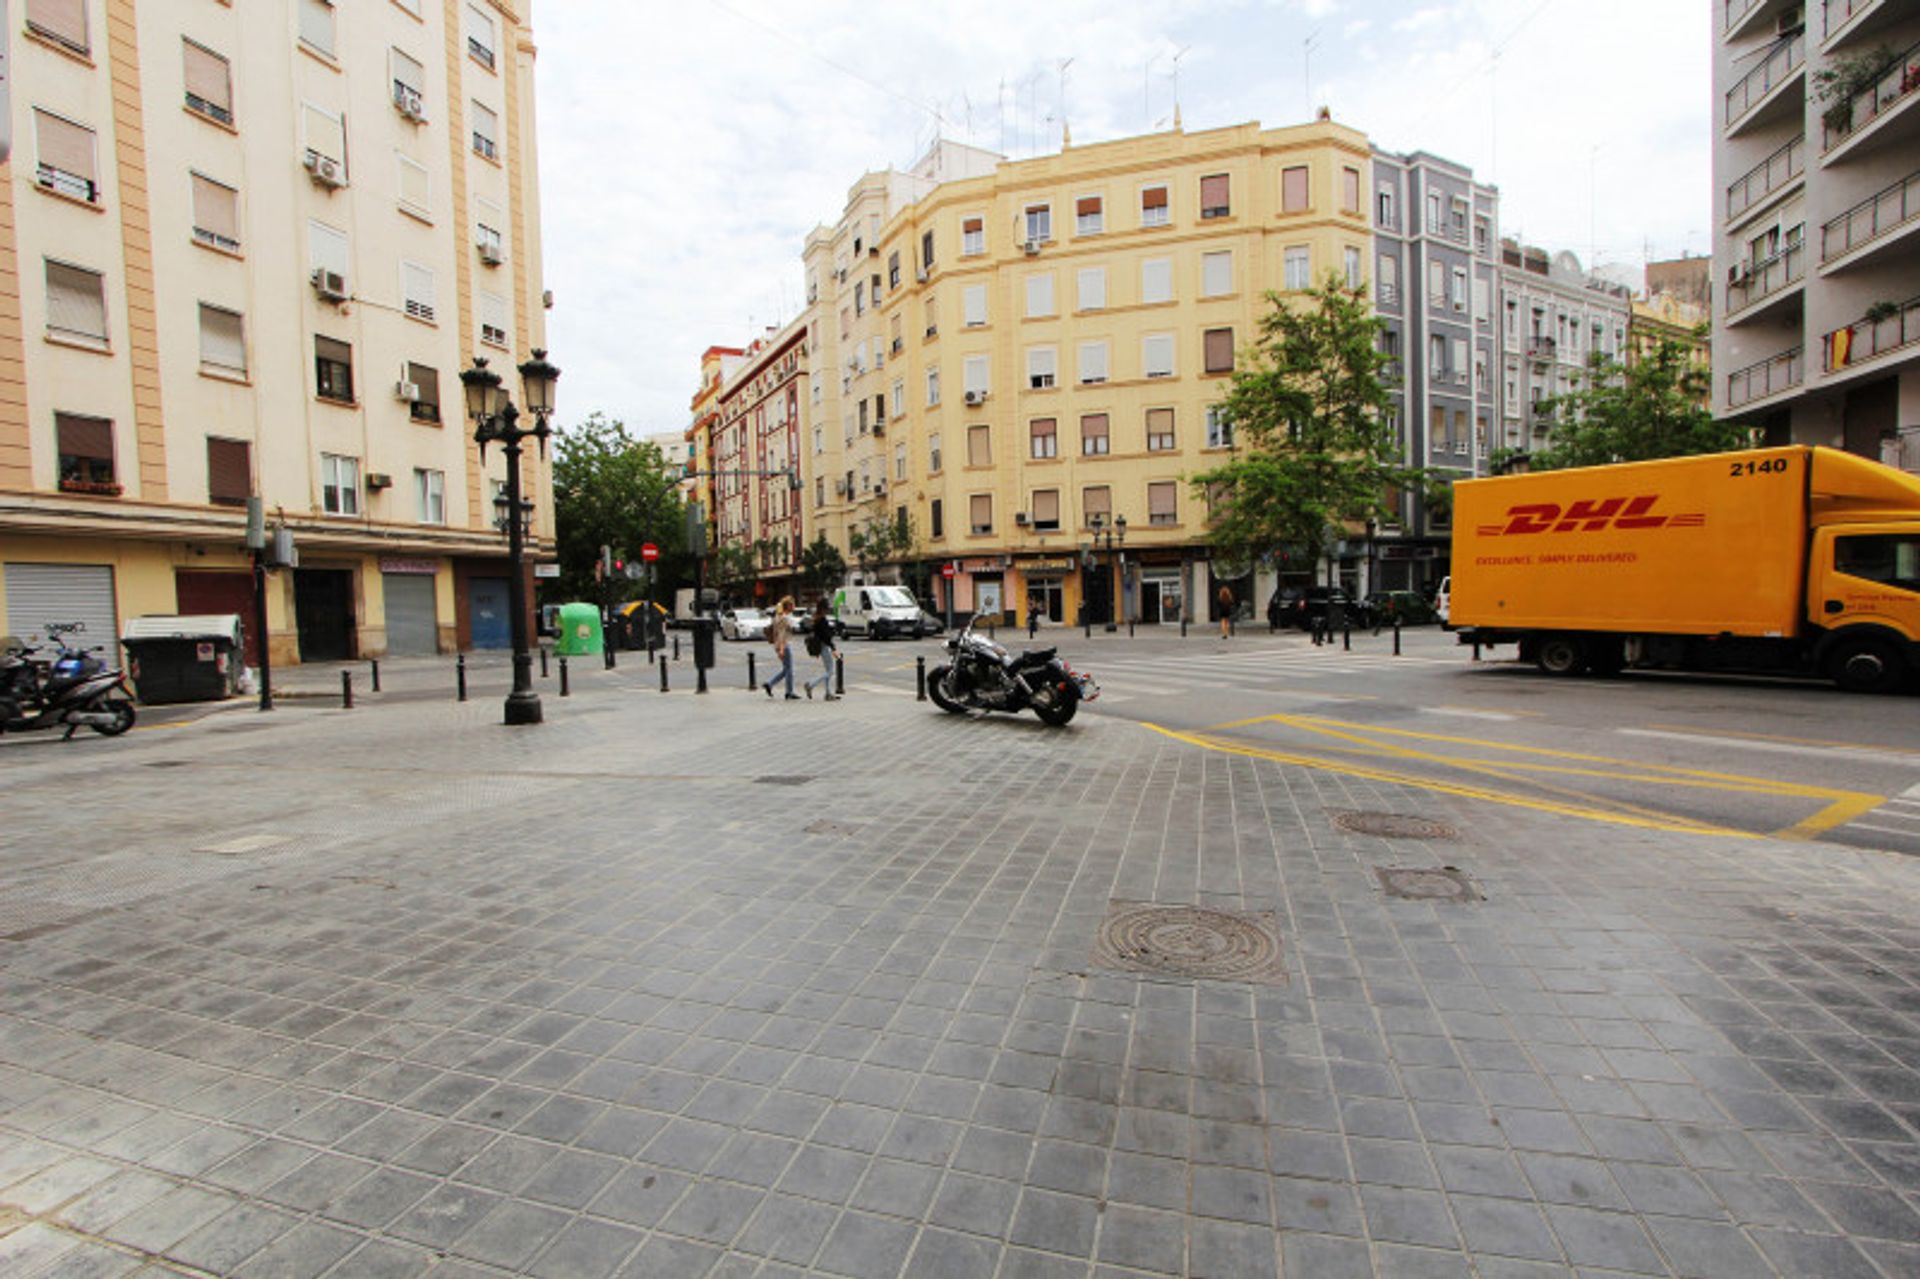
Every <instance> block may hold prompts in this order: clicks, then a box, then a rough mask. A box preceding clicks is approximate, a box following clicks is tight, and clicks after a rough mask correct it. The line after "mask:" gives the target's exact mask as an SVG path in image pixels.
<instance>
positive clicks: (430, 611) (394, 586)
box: [380, 573, 440, 657]
mask: <svg viewBox="0 0 1920 1279" xmlns="http://www.w3.org/2000/svg"><path fill="white" fill-rule="evenodd" d="M433 583H434V579H433V578H431V577H428V576H427V575H425V574H424V573H382V574H381V575H380V589H381V590H382V591H383V592H384V593H385V595H386V598H387V652H388V653H390V654H392V655H393V656H395V657H399V656H402V655H406V654H432V653H436V652H438V651H439V648H440V628H439V626H438V624H437V623H436V622H435V620H434V603H433V600H434V591H433Z"/></svg>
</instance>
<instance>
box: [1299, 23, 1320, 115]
mask: <svg viewBox="0 0 1920 1279" xmlns="http://www.w3.org/2000/svg"><path fill="white" fill-rule="evenodd" d="M1319 43H1320V29H1319V28H1318V27H1315V28H1314V30H1313V34H1312V35H1310V36H1308V37H1307V38H1306V39H1304V40H1302V41H1301V42H1300V64H1301V71H1302V74H1303V76H1304V77H1305V80H1306V94H1307V118H1308V119H1309V120H1311V119H1312V118H1313V50H1314V47H1315V46H1317V45H1318V44H1319Z"/></svg>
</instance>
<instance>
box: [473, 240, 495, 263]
mask: <svg viewBox="0 0 1920 1279" xmlns="http://www.w3.org/2000/svg"><path fill="white" fill-rule="evenodd" d="M475 247H476V248H478V249H479V250H480V261H481V262H483V263H484V264H486V265H487V266H499V265H500V246H499V245H497V244H495V243H494V242H493V241H492V240H482V241H481V242H480V243H479V244H478V245H476V246H475Z"/></svg>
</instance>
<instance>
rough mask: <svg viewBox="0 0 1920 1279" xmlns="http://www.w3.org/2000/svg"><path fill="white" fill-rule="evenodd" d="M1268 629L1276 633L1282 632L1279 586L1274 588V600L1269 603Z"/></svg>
mask: <svg viewBox="0 0 1920 1279" xmlns="http://www.w3.org/2000/svg"><path fill="white" fill-rule="evenodd" d="M1267 629H1268V630H1269V631H1274V632H1276V633H1277V632H1278V631H1279V630H1280V588H1279V587H1277V586H1276V587H1274V588H1273V598H1272V599H1270V600H1268V601H1267Z"/></svg>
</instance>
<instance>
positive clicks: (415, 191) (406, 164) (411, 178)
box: [394, 153, 433, 217]
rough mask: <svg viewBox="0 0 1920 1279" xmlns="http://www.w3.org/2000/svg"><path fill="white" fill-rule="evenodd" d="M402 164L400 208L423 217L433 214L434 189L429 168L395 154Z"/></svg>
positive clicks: (410, 158)
mask: <svg viewBox="0 0 1920 1279" xmlns="http://www.w3.org/2000/svg"><path fill="white" fill-rule="evenodd" d="M394 158H395V159H396V160H398V161H399V163H400V207H401V208H403V209H406V210H407V211H408V212H410V213H417V214H419V215H420V216H422V217H427V216H430V215H431V214H432V213H433V189H432V184H431V180H430V179H429V177H428V175H427V166H426V165H424V164H422V163H420V162H419V161H418V160H415V159H413V158H412V157H410V156H404V155H399V154H398V153H396V154H395V157H394Z"/></svg>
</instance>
